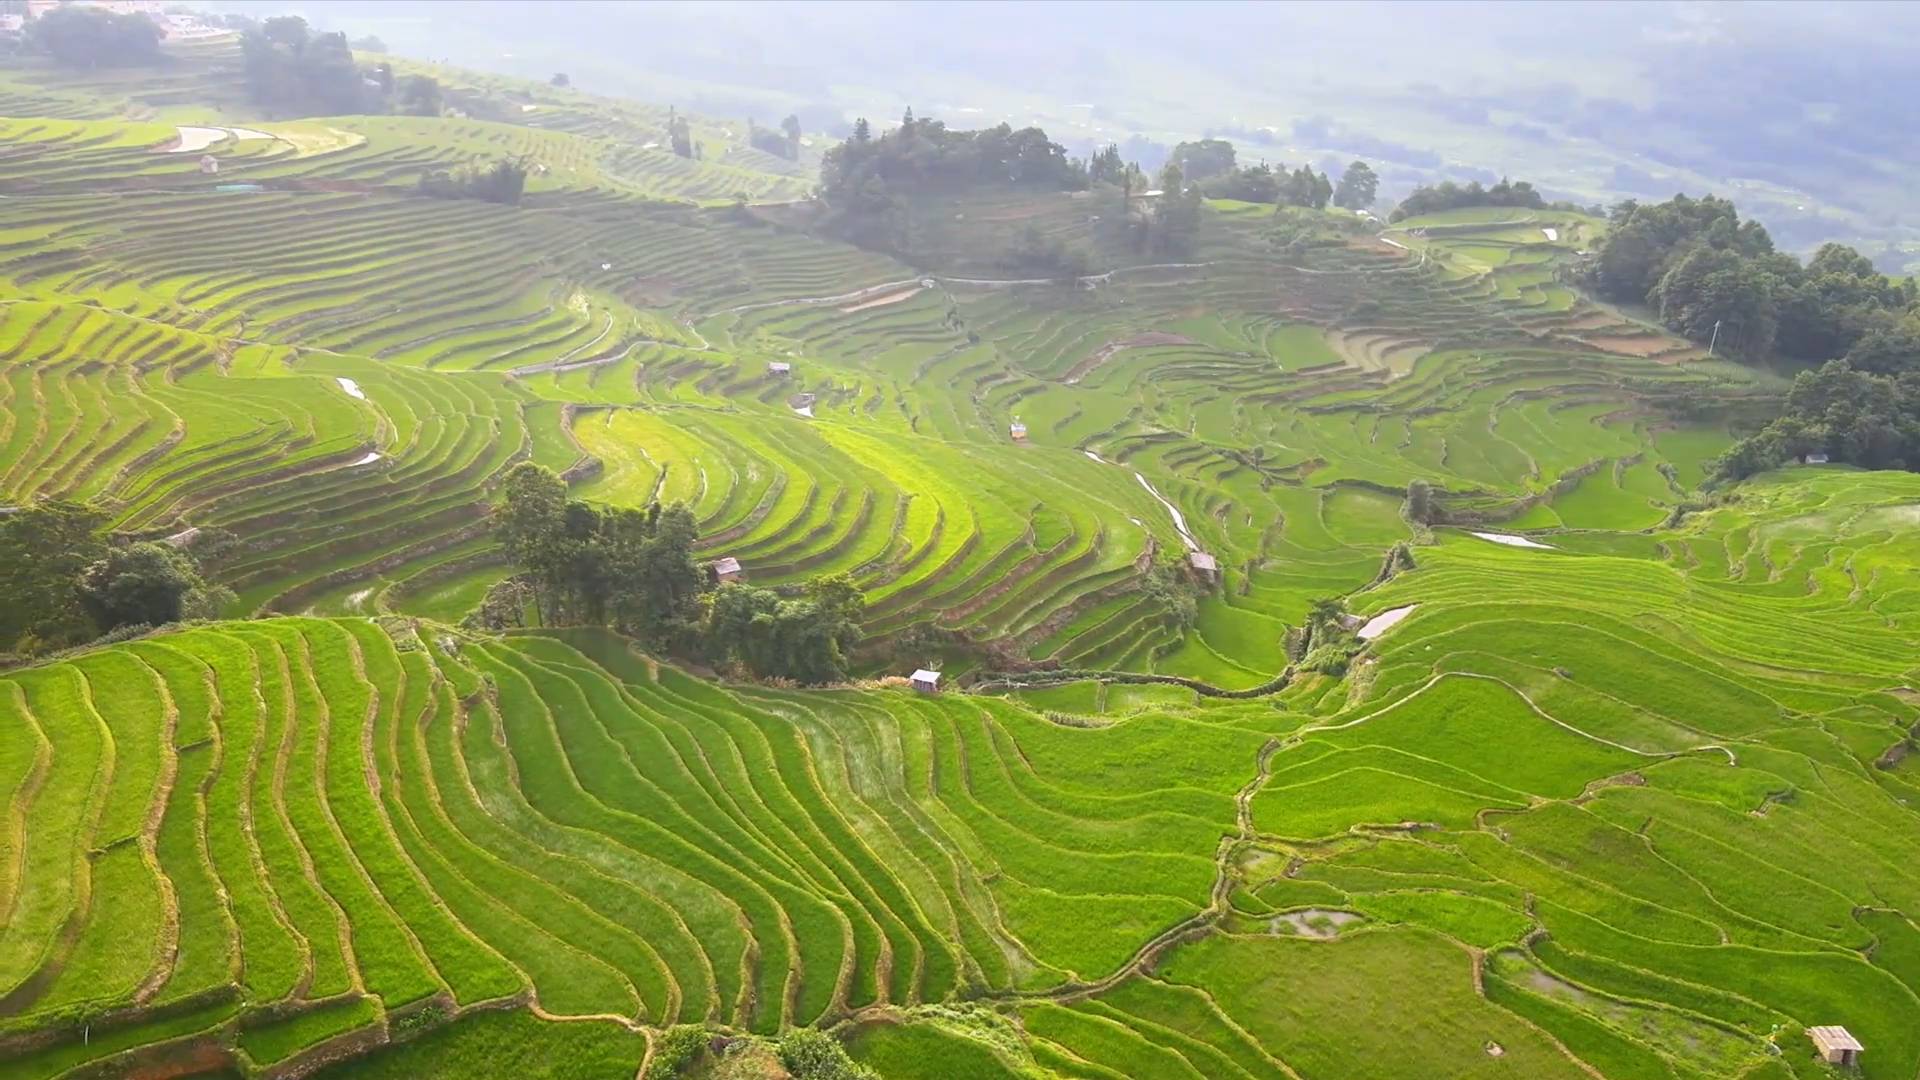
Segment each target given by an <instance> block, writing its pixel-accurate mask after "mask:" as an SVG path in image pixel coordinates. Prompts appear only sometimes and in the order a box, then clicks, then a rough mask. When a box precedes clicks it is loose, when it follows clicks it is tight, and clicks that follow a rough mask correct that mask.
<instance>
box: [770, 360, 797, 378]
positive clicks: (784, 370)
mask: <svg viewBox="0 0 1920 1080" xmlns="http://www.w3.org/2000/svg"><path fill="white" fill-rule="evenodd" d="M767 374H769V375H771V376H773V377H774V378H776V379H784V378H786V377H787V376H789V375H791V374H793V365H792V364H789V363H787V362H786V361H785V360H769V361H767Z"/></svg>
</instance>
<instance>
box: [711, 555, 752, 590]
mask: <svg viewBox="0 0 1920 1080" xmlns="http://www.w3.org/2000/svg"><path fill="white" fill-rule="evenodd" d="M709 569H711V570H712V571H713V580H714V581H716V582H718V583H720V584H722V585H725V584H726V583H727V582H729V581H739V580H740V578H741V577H742V576H744V575H745V571H743V570H741V569H740V560H739V559H736V558H734V557H733V556H731V555H729V556H727V557H726V558H724V559H715V560H713V564H712V566H711V567H709Z"/></svg>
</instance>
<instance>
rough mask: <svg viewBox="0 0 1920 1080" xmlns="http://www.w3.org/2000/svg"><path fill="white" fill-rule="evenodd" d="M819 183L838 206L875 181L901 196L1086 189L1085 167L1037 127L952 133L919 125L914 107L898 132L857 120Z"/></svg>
mask: <svg viewBox="0 0 1920 1080" xmlns="http://www.w3.org/2000/svg"><path fill="white" fill-rule="evenodd" d="M820 181H821V193H822V194H823V195H824V196H825V197H826V199H827V201H828V202H830V203H836V204H838V203H839V202H841V201H842V200H850V201H852V202H855V203H857V202H859V201H861V200H863V199H865V198H867V191H868V189H869V188H870V187H871V186H872V185H874V184H878V185H879V186H880V187H881V188H883V189H884V190H886V191H887V192H890V193H893V194H899V195H908V194H914V193H918V192H923V191H937V192H947V191H958V190H965V189H967V188H973V187H999V186H1006V185H1020V186H1029V187H1037V188H1041V189H1043V190H1051V191H1077V190H1080V189H1082V188H1085V187H1086V186H1087V170H1086V166H1085V165H1083V164H1079V163H1076V162H1074V161H1072V160H1071V159H1069V158H1068V157H1067V151H1066V148H1065V147H1063V146H1061V145H1060V144H1059V143H1057V142H1054V141H1053V140H1051V139H1049V138H1047V133H1046V132H1045V131H1042V130H1041V129H1039V128H1037V127H1027V128H1021V129H1019V130H1018V131H1015V130H1014V129H1013V128H1012V127H1010V126H1008V125H1006V124H1000V125H998V126H996V127H990V128H983V129H981V130H979V131H952V130H949V129H948V128H947V125H946V124H945V123H943V122H942V121H939V120H915V119H914V117H913V110H912V109H908V110H907V112H906V115H905V116H904V117H903V118H902V119H901V121H900V126H899V127H897V128H895V129H893V130H892V131H889V132H885V133H883V134H881V135H880V136H878V137H877V138H876V137H875V136H874V135H873V131H872V128H871V127H870V126H869V125H868V124H867V122H866V121H865V120H864V119H863V120H860V121H857V122H856V123H855V124H854V129H853V134H852V135H851V136H849V137H848V138H847V140H846V141H845V142H842V143H841V144H839V145H838V146H835V147H833V148H832V149H830V150H828V151H827V155H826V160H825V161H824V162H823V163H822V164H821V167H820Z"/></svg>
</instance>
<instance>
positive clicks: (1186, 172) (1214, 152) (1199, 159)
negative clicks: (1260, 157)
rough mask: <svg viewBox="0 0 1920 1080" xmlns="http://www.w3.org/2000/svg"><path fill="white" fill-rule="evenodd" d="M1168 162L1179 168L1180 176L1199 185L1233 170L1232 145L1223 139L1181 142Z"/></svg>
mask: <svg viewBox="0 0 1920 1080" xmlns="http://www.w3.org/2000/svg"><path fill="white" fill-rule="evenodd" d="M1168 160H1170V161H1172V162H1173V163H1175V164H1177V165H1179V166H1180V172H1181V175H1183V176H1185V177H1186V178H1187V179H1188V180H1190V181H1192V182H1194V183H1199V182H1200V181H1202V180H1205V179H1207V178H1209V177H1214V176H1220V175H1222V174H1223V173H1227V172H1231V171H1232V170H1233V163H1234V159H1233V144H1232V143H1230V142H1228V141H1227V140H1225V139H1201V140H1199V141H1198V142H1183V143H1180V144H1179V145H1177V146H1175V147H1174V148H1173V153H1172V154H1170V155H1168Z"/></svg>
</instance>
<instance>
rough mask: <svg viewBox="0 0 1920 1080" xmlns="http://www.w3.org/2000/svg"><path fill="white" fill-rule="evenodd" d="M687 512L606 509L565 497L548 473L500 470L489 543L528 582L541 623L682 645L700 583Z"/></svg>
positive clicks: (524, 466) (534, 468) (526, 466)
mask: <svg viewBox="0 0 1920 1080" xmlns="http://www.w3.org/2000/svg"><path fill="white" fill-rule="evenodd" d="M697 532H698V530H697V528H696V525H695V523H694V520H693V514H692V512H691V511H689V510H688V509H687V508H686V507H684V506H679V505H675V506H666V507H663V506H661V505H659V504H658V503H655V504H651V505H649V506H648V507H647V508H646V509H644V510H634V509H608V508H602V507H597V506H593V505H591V504H589V503H586V502H581V501H579V500H571V499H568V498H567V491H566V484H565V482H563V481H562V480H561V479H560V478H559V477H558V476H556V475H554V473H553V471H552V470H550V469H546V468H543V467H541V466H538V465H535V464H533V463H532V462H521V463H520V464H518V465H515V466H514V467H513V468H512V469H511V470H509V471H508V472H507V476H506V480H505V483H504V484H503V486H502V499H501V502H500V503H499V504H498V505H497V506H496V507H495V509H494V515H493V535H494V537H495V539H497V540H498V541H499V542H500V546H501V547H502V548H504V549H505V551H506V555H507V558H508V560H509V561H511V562H512V563H513V564H514V565H515V566H517V567H519V568H520V571H521V572H522V573H523V574H524V575H526V577H527V579H528V581H529V582H530V583H531V584H532V586H533V588H534V591H535V595H536V597H537V599H538V606H539V608H540V611H541V613H542V614H541V618H542V620H543V621H545V622H565V621H569V620H571V621H577V622H582V623H589V624H593V625H611V626H614V627H617V628H618V629H620V630H621V631H622V632H624V633H628V634H632V635H633V636H635V637H638V638H640V639H642V640H644V641H646V642H648V643H649V644H651V645H655V646H659V647H671V646H674V645H677V644H685V643H687V641H688V639H689V638H690V636H691V633H692V631H693V628H694V625H695V621H696V618H695V616H696V608H697V601H698V599H699V597H700V595H701V593H702V592H703V591H704V590H705V589H706V575H705V574H704V573H703V572H702V571H701V569H700V566H699V564H698V563H696V562H695V561H694V558H693V545H694V543H695V541H696V540H697V539H698V535H697Z"/></svg>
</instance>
